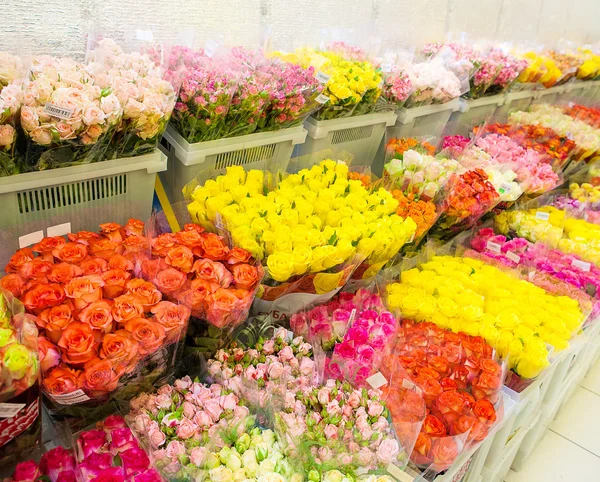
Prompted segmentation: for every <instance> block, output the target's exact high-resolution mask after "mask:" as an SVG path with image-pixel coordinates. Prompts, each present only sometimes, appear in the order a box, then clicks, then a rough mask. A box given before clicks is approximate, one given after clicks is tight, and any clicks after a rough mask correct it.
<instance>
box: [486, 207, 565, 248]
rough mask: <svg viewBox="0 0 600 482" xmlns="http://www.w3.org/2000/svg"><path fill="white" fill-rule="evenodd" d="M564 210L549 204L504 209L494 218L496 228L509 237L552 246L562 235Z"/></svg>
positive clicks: (556, 244)
mask: <svg viewBox="0 0 600 482" xmlns="http://www.w3.org/2000/svg"><path fill="white" fill-rule="evenodd" d="M564 223H565V212H564V211H563V210H561V209H557V208H554V207H551V206H545V207H541V208H539V209H536V208H532V209H529V210H514V211H506V212H503V213H501V214H499V215H498V216H496V217H495V218H494V227H495V228H496V230H497V231H498V232H499V233H501V234H505V235H509V236H510V237H515V236H518V237H521V238H526V239H527V240H529V241H531V242H532V243H535V242H537V241H541V242H544V243H545V244H547V245H548V246H551V247H553V248H555V247H557V246H558V243H559V241H560V240H561V238H562V236H563V229H564Z"/></svg>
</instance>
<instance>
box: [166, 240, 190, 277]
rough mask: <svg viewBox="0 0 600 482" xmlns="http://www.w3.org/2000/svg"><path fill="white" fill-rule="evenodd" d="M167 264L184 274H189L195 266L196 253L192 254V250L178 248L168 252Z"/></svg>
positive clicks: (183, 247)
mask: <svg viewBox="0 0 600 482" xmlns="http://www.w3.org/2000/svg"><path fill="white" fill-rule="evenodd" d="M165 262H166V263H167V264H168V265H170V266H173V268H177V269H178V270H180V271H183V272H184V273H189V272H190V271H191V270H192V265H193V264H194V253H192V250H191V249H190V248H187V247H185V246H177V247H175V248H171V249H170V250H169V251H168V253H167V256H166V257H165Z"/></svg>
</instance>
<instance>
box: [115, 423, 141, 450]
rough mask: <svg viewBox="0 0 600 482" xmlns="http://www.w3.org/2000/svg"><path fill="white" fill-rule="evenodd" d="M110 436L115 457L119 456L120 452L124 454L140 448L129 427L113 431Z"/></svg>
mask: <svg viewBox="0 0 600 482" xmlns="http://www.w3.org/2000/svg"><path fill="white" fill-rule="evenodd" d="M110 436H111V441H110V452H111V453H112V454H113V455H117V454H118V453H120V452H124V451H125V450H129V449H130V448H132V447H137V446H138V444H137V442H136V440H135V439H134V438H133V434H132V433H131V430H129V428H127V427H125V428H118V429H116V430H113V431H112V432H111V434H110Z"/></svg>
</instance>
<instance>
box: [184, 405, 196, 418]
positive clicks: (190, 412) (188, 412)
mask: <svg viewBox="0 0 600 482" xmlns="http://www.w3.org/2000/svg"><path fill="white" fill-rule="evenodd" d="M194 415H196V405H194V404H193V403H190V402H183V416H184V417H186V418H189V419H192V418H194Z"/></svg>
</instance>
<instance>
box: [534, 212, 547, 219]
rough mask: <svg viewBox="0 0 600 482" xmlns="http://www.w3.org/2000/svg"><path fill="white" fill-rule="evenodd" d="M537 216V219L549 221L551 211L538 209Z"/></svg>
mask: <svg viewBox="0 0 600 482" xmlns="http://www.w3.org/2000/svg"><path fill="white" fill-rule="evenodd" d="M535 217H536V218H537V219H541V220H542V221H548V219H550V213H545V212H544V211H538V212H536V213H535Z"/></svg>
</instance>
